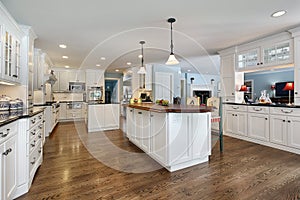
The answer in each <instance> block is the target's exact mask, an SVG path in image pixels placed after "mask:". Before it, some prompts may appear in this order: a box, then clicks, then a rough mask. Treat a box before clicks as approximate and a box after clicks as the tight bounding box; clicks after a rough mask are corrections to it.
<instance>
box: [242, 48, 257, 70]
mask: <svg viewBox="0 0 300 200" xmlns="http://www.w3.org/2000/svg"><path fill="white" fill-rule="evenodd" d="M259 56H260V51H259V48H255V49H251V50H247V51H244V52H241V53H239V54H238V56H237V70H242V69H245V68H249V67H255V66H257V65H260V64H261V63H260V57H259Z"/></svg>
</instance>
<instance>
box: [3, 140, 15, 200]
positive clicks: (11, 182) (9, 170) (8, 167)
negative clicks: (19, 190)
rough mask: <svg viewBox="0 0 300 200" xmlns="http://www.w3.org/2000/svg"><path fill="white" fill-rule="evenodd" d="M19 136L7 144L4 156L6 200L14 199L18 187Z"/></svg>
mask: <svg viewBox="0 0 300 200" xmlns="http://www.w3.org/2000/svg"><path fill="white" fill-rule="evenodd" d="M16 137H17V136H13V137H12V138H10V139H9V140H8V141H7V142H5V145H4V146H5V149H4V151H5V152H7V153H5V155H3V156H4V181H3V183H4V196H5V197H4V199H12V197H13V195H14V191H15V189H16V187H17V149H16V147H17V140H16Z"/></svg>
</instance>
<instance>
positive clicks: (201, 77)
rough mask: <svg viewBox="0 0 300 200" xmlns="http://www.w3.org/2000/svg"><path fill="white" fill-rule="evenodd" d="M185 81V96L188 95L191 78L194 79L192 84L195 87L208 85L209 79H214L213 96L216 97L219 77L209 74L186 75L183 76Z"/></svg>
mask: <svg viewBox="0 0 300 200" xmlns="http://www.w3.org/2000/svg"><path fill="white" fill-rule="evenodd" d="M184 75H185V77H186V81H187V90H188V91H187V95H189V94H190V85H191V78H194V81H193V84H195V85H210V84H211V79H214V80H215V82H214V94H213V95H214V96H217V92H218V91H217V85H218V82H219V81H220V75H210V74H195V73H186V74H184Z"/></svg>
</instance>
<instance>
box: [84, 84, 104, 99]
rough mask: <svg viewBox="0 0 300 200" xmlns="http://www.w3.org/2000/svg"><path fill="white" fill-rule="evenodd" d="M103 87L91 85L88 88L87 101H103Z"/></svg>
mask: <svg viewBox="0 0 300 200" xmlns="http://www.w3.org/2000/svg"><path fill="white" fill-rule="evenodd" d="M102 97H103V87H102V86H100V87H91V88H90V89H89V90H88V100H89V101H103V100H102Z"/></svg>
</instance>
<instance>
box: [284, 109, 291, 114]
mask: <svg viewBox="0 0 300 200" xmlns="http://www.w3.org/2000/svg"><path fill="white" fill-rule="evenodd" d="M281 112H283V113H292V112H293V110H283V109H281Z"/></svg>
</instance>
